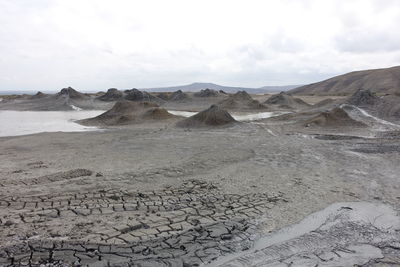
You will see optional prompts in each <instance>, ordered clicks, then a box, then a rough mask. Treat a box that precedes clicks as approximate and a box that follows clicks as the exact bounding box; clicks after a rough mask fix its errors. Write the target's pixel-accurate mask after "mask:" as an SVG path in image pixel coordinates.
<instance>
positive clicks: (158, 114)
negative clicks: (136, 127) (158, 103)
mask: <svg viewBox="0 0 400 267" xmlns="http://www.w3.org/2000/svg"><path fill="white" fill-rule="evenodd" d="M141 117H142V119H151V120H167V119H171V118H174V117H176V116H174V115H172V114H171V113H169V112H168V111H167V110H166V109H164V108H158V107H156V108H150V109H148V110H146V111H145V112H144V113H143V115H142V116H141Z"/></svg>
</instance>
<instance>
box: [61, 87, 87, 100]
mask: <svg viewBox="0 0 400 267" xmlns="http://www.w3.org/2000/svg"><path fill="white" fill-rule="evenodd" d="M57 96H61V97H66V98H69V99H76V100H79V99H87V98H89V97H88V96H87V95H85V94H82V93H80V92H78V91H76V90H75V89H74V88H72V87H67V88H63V89H61V91H60V92H59V93H57Z"/></svg>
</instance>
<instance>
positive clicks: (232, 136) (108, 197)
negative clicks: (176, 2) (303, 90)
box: [0, 124, 400, 266]
mask: <svg viewBox="0 0 400 267" xmlns="http://www.w3.org/2000/svg"><path fill="white" fill-rule="evenodd" d="M271 130H272V132H273V134H271V133H270V131H271ZM327 136H328V135H327ZM349 136H352V135H351V133H349ZM328 137H329V138H314V137H313V135H311V134H307V133H296V132H290V131H284V130H283V129H282V127H280V126H276V125H273V126H271V125H268V124H265V125H261V124H257V125H256V124H245V125H239V126H235V127H233V128H229V129H218V130H206V131H201V130H199V131H185V130H179V129H175V128H172V127H165V126H164V125H163V126H157V125H156V126H154V125H153V126H149V127H144V126H143V127H141V128H132V129H130V128H129V129H116V130H109V131H105V132H94V133H43V134H36V135H29V136H22V137H7V138H0V164H1V168H0V178H1V179H0V192H1V194H0V196H1V197H0V237H1V240H2V242H1V244H0V266H21V265H22V266H23V265H27V266H29V265H33V266H39V265H40V264H41V263H43V264H45V263H51V264H52V265H56V266H57V265H59V266H71V265H74V264H75V265H78V266H79V265H82V266H87V265H88V266H107V265H111V266H113V265H115V266H135V265H136V266H196V265H202V264H204V265H207V264H209V263H210V262H211V264H212V262H213V261H214V260H216V259H219V258H221V257H226V256H229V255H232V254H233V255H235V253H238V252H240V251H250V250H251V249H252V247H253V245H254V242H255V241H256V240H257V239H258V238H259V237H260V236H263V235H264V234H267V233H270V232H273V231H276V230H278V229H280V228H282V227H284V226H287V225H290V224H293V223H296V222H299V221H300V220H301V219H303V218H305V217H306V216H307V215H309V214H310V213H312V212H316V211H318V210H322V209H324V208H325V207H327V206H329V205H330V204H331V203H335V202H341V201H367V202H384V203H386V204H389V205H391V206H393V207H394V208H395V209H398V208H399V204H398V203H399V199H400V195H399V188H400V187H399V185H400V184H399V179H398V178H399V176H398V173H400V166H399V164H398V158H399V151H398V150H396V149H386V147H398V146H399V144H400V142H399V139H396V138H390V139H385V138H382V137H379V138H371V139H366V138H332V136H328ZM338 227H339V226H338ZM343 227H344V228H342V229H341V230H340V229H339V230H340V231H341V232H343V235H342V236H343V238H344V239H339V240H337V239H329V238H328V239H326V238H324V237H326V235H327V236H332V235H330V233H333V232H335V231H339V230H338V228H337V229H336V230H334V229H333V228H332V229H326V231H320V232H315V233H312V234H311V235H310V234H309V235H304V236H303V237H301V238H305V240H308V241H309V242H310V244H311V243H312V242H314V243H313V244H322V248H323V250H325V251H326V252H332V253H333V254H334V255H336V254H337V255H342V254H343V255H344V254H346V253H347V254H349V255H353V254H357V255H359V254H362V253H364V251H365V250H366V249H369V250H367V251H370V252H371V251H372V252H374V253H375V254H374V255H376V257H375V258H374V259H373V260H369V259H367V260H366V261H362V264H361V261H360V262H359V263H360V265H365V266H396V264H399V263H400V259H399V257H398V255H399V253H398V251H399V250H398V247H399V245H398V243H395V242H389V241H390V240H391V238H397V240H398V232H396V233H397V234H391V235H385V233H384V232H382V231H376V230H374V231H373V229H369V228H368V227H361V228H360V227H359V226H357V225H353V224H351V222H348V223H346V224H344V226H343ZM352 227H353V228H352ZM353 230H354V231H353ZM340 231H339V232H340ZM368 236H370V237H376V238H381V239H382V238H383V239H384V242H383V241H382V242H381V243H379V242H375V241H374V240H375V239H373V240H372V239H370V238H367V237H368ZM299 238H300V237H299ZM353 239H354V240H358V241H357V242H361V243H364V245H365V246H367V245H368V246H372V247H374V248H379V249H380V252H379V253H380V254H379V253H378V252H376V250H373V248H371V247H367V248H366V247H361V248H360V247H359V246H358V247H357V246H356V247H354V246H353V247H351V246H352V245H354V244H352V243H351V242H347V243H346V242H344V243H343V242H342V241H343V240H347V241H348V240H353ZM298 240H300V239H298ZM321 240H322V241H321ZM323 240H330V241H329V242H328V241H326V242H328V243H329V244H338V246H333V247H332V246H330V245H329V244H327V243H326V242H325V241H323ZM331 241H332V242H331ZM290 242H295V240H291V241H290ZM298 242H299V241H298ZM324 242H325V243H324ZM290 244H292V245H290ZM290 244H286V245H287V247H288V248H289V250H290V248H291V247H293V246H294V245H293V244H295V243H290ZM307 244H308V243H307ZM289 245H290V246H289ZM282 246H285V244H282ZM294 247H297V248H298V247H299V246H298V245H295V246H294ZM276 249H278V250H279V251H284V250H283V249H282V247H279V246H275V247H273V246H272V247H268V248H265V249H264V250H263V251H265V253H266V254H267V255H273V253H274V251H275V252H276ZM317 250H318V248H315V247H314V246H311V245H310V246H308V247H307V248H306V249H304V247H303V248H302V249H299V250H298V251H299V252H298V253H297V254H296V253H295V254H290V253H287V254H284V255H282V257H281V258H279V259H278V260H277V262H274V261H273V260H275V259H276V258H273V259H272V260H271V261H267V260H266V259H264V261H260V262H261V263H260V264H259V266H265V265H267V263H268V264H269V263H271V262H272V263H271V264H272V265H271V266H277V264H278V263H279V264H281V265H282V266H286V265H291V263H290V262H291V261H293V262H294V263H298V265H297V266H302V265H301V262H306V261H305V259H307V257H308V258H312V259H314V262H313V261H311V260H310V261H309V264H311V263H315V260H316V259H317V260H319V263H320V266H324V262H325V263H326V264H325V265H328V264H327V262H328V263H329V261H328V260H326V259H325V258H323V259H318V258H316V257H317V256H320V257H322V256H321V255H322V254H321V253H320V252H318V251H317ZM290 251H291V250H290ZM343 251H345V252H343ZM353 251H354V253H353ZM372 252H371V253H372ZM335 253H336V254H335ZM371 253H370V254H371ZM300 254H301V255H302V256H299V255H300ZM333 254H332V255H333ZM372 254H373V253H372ZM372 254H371V255H372ZM253 255H257V254H253ZM315 255H317V256H315ZM324 255H325V254H324ZM327 255H328V254H327ZM329 255H331V254H329ZM337 255H336V256H332V257H331V258H332V259H333V258H335V257H339V256H337ZM343 258H344V257H343ZM239 259H240V258H239ZM329 259H330V258H329ZM324 260H325V261H324ZM239 262H240V263H239V264H237V262H235V264H236V265H234V266H242V265H244V266H246V264H245V263H246V261H241V260H239ZM331 262H334V261H331ZM317 263H318V261H317ZM274 264H275V265H274ZM285 264H286V265H285ZM384 264H386V265H384ZM353 265H354V264H353ZM353 265H351V266H353ZM228 266H229V265H228ZM256 266H257V265H256ZM292 266H296V264H292ZM303 266H308V264H304V265H303ZM311 266H315V264H314V265H311ZM328 266H329V265H328Z"/></svg>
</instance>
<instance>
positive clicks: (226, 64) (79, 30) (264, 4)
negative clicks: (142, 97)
mask: <svg viewBox="0 0 400 267" xmlns="http://www.w3.org/2000/svg"><path fill="white" fill-rule="evenodd" d="M399 25H400V1H397V0H375V1H374V0H359V1H352V0H347V1H346V0H345V1H340V0H336V1H329V0H323V1H322V0H316V1H313V0H286V1H285V0H276V1H268V0H259V1H258V0H196V1H194V0H145V1H135V0H91V1H90V0H0V90H9V89H33V90H44V91H45V90H59V89H60V88H62V87H66V86H72V87H74V88H76V89H79V90H105V89H107V88H110V87H117V88H133V87H137V88H143V87H159V86H170V85H181V84H187V83H191V82H214V83H218V84H222V85H236V86H247V87H260V86H264V85H287V84H305V83H311V82H315V81H319V80H323V79H325V78H328V77H331V76H334V75H337V74H341V73H345V72H349V71H352V70H360V69H368V68H380V67H389V66H394V65H400V34H399V27H400V26H399Z"/></svg>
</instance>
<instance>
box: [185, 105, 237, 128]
mask: <svg viewBox="0 0 400 267" xmlns="http://www.w3.org/2000/svg"><path fill="white" fill-rule="evenodd" d="M235 122H237V121H236V120H235V119H234V118H233V117H232V116H231V114H229V113H228V112H227V111H226V110H224V109H222V108H220V107H218V106H217V105H212V106H211V107H209V108H208V109H206V110H203V111H201V112H199V113H197V114H196V115H193V116H191V117H189V118H187V119H185V120H182V121H180V122H178V123H177V126H178V127H188V128H189V127H193V128H195V127H207V126H213V127H215V126H226V125H230V124H233V123H235Z"/></svg>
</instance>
